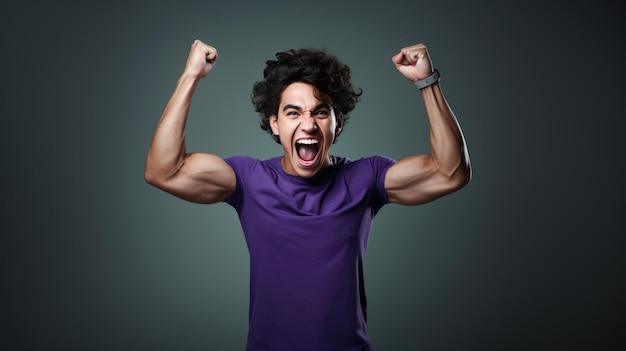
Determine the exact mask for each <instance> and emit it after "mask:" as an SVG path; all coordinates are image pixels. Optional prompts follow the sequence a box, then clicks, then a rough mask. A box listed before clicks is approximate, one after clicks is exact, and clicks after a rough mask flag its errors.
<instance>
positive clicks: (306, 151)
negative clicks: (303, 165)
mask: <svg viewBox="0 0 626 351" xmlns="http://www.w3.org/2000/svg"><path fill="white" fill-rule="evenodd" d="M316 154H317V146H315V145H301V146H300V148H299V149H298V155H299V156H300V158H301V159H303V160H305V161H311V160H313V159H314V158H315V155H316Z"/></svg>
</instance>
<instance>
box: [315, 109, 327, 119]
mask: <svg viewBox="0 0 626 351" xmlns="http://www.w3.org/2000/svg"><path fill="white" fill-rule="evenodd" d="M328 116H330V111H328V110H317V111H315V117H317V118H327V117H328Z"/></svg>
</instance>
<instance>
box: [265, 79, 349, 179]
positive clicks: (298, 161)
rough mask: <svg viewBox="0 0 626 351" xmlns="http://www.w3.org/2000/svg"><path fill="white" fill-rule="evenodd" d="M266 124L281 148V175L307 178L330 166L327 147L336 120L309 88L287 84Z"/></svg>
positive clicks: (331, 138) (304, 85) (326, 104)
mask: <svg viewBox="0 0 626 351" xmlns="http://www.w3.org/2000/svg"><path fill="white" fill-rule="evenodd" d="M270 125H271V127H272V133H274V135H277V136H278V137H279V139H280V143H281V144H282V146H283V151H284V157H283V159H282V165H283V169H284V170H285V172H287V173H289V174H292V175H298V176H301V177H305V178H309V177H312V176H314V175H315V174H317V173H318V172H319V171H320V170H322V169H323V168H324V167H327V166H329V165H330V146H331V145H332V143H333V141H334V140H335V136H336V135H337V134H339V128H338V126H337V119H336V117H335V113H334V111H333V109H332V107H331V105H330V101H322V100H319V99H318V98H317V97H315V88H314V87H313V86H312V85H310V84H306V83H293V84H291V85H289V86H288V87H287V88H286V89H285V91H284V92H283V94H282V98H281V101H280V105H279V107H278V115H272V116H270Z"/></svg>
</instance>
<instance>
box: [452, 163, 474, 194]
mask: <svg viewBox="0 0 626 351" xmlns="http://www.w3.org/2000/svg"><path fill="white" fill-rule="evenodd" d="M471 180H472V167H471V166H470V164H469V162H467V163H466V164H465V165H463V166H462V167H459V168H458V169H457V172H455V173H454V176H453V177H451V182H452V183H453V188H454V191H456V190H460V189H462V188H464V187H465V186H466V185H467V184H469V182H470V181H471Z"/></svg>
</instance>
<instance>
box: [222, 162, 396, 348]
mask: <svg viewBox="0 0 626 351" xmlns="http://www.w3.org/2000/svg"><path fill="white" fill-rule="evenodd" d="M280 159H281V157H275V158H271V159H269V160H265V161H261V160H257V159H253V158H250V157H245V156H238V157H231V158H228V159H226V162H227V163H228V164H229V165H230V166H231V167H232V168H233V169H234V170H235V173H236V175H237V187H236V190H235V192H234V193H233V194H232V195H231V196H230V197H229V198H228V199H227V200H226V201H227V202H228V203H229V204H230V205H232V206H233V207H234V208H235V209H236V210H237V213H238V215H239V219H240V221H241V226H242V229H243V232H244V235H245V238H246V243H247V245H248V251H249V252H250V306H249V308H250V310H249V331H248V346H247V349H246V350H250V351H251V350H254V351H258V350H272V351H280V350H284V351H294V350H311V351H321V350H341V351H350V350H372V347H371V345H370V341H369V337H368V335H367V328H366V323H365V322H366V300H365V291H364V283H363V265H362V259H363V254H364V253H365V249H366V247H367V241H368V238H369V234H370V231H371V226H372V220H373V218H374V215H375V214H376V213H377V212H378V210H379V209H380V208H381V207H382V206H383V205H384V204H386V203H387V201H388V200H387V195H386V192H385V188H384V180H385V174H386V172H387V170H388V169H389V167H391V165H393V163H394V162H395V161H393V160H392V159H389V158H387V157H383V156H372V157H367V158H362V159H359V160H356V161H351V160H348V159H345V158H338V157H333V158H332V160H333V165H332V166H329V167H327V168H325V169H323V170H322V171H321V172H320V173H318V174H317V175H315V176H314V177H312V178H302V177H298V176H293V175H290V174H287V173H285V171H284V170H283V168H282V166H281V164H280Z"/></svg>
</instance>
